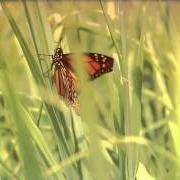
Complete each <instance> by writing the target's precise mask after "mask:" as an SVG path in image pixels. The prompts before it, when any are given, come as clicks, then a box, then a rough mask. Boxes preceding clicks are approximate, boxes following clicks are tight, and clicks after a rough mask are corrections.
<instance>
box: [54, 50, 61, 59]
mask: <svg viewBox="0 0 180 180" xmlns="http://www.w3.org/2000/svg"><path fill="white" fill-rule="evenodd" d="M54 56H55V57H56V58H62V56H63V50H62V48H57V49H55V52H54Z"/></svg>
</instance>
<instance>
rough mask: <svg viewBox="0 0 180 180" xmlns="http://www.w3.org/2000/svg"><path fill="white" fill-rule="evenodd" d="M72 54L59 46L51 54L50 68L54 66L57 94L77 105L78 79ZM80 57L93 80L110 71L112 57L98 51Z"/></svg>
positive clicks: (74, 105)
mask: <svg viewBox="0 0 180 180" xmlns="http://www.w3.org/2000/svg"><path fill="white" fill-rule="evenodd" d="M73 59H74V57H73V54H72V53H70V54H64V53H63V51H62V49H61V48H57V49H56V50H55V53H54V55H52V64H51V69H52V68H53V67H54V82H55V85H56V89H57V91H58V94H59V95H60V96H62V97H63V98H64V99H65V100H66V101H67V102H68V103H69V104H70V105H72V106H73V107H75V109H76V107H77V106H78V104H79V102H78V97H77V89H78V80H77V78H76V75H75V71H74V66H73V63H74V60H73ZM82 59H83V61H84V63H85V68H86V70H87V73H88V74H89V79H90V80H94V79H96V78H98V77H99V76H101V75H103V74H105V73H108V72H111V71H112V68H113V58H111V57H108V56H106V55H102V54H98V53H83V54H82Z"/></svg>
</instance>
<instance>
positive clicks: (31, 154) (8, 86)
mask: <svg viewBox="0 0 180 180" xmlns="http://www.w3.org/2000/svg"><path fill="white" fill-rule="evenodd" d="M1 81H2V84H3V88H4V89H3V91H4V92H3V94H4V95H5V99H6V102H7V106H8V107H9V110H10V113H11V114H10V117H11V119H13V120H14V122H15V125H16V128H17V139H18V142H19V148H20V155H21V158H22V161H23V165H24V172H25V173H24V174H25V177H26V179H29V180H33V179H38V180H39V179H42V172H41V169H40V164H39V162H38V159H37V156H36V150H35V146H34V144H33V142H32V139H31V135H30V132H29V129H28V127H27V125H26V124H25V121H24V118H27V117H26V115H25V109H24V107H23V106H22V105H21V104H20V101H19V99H18V97H17V95H16V94H15V92H14V87H13V85H12V82H11V77H9V73H8V72H7V71H2V73H1Z"/></svg>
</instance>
